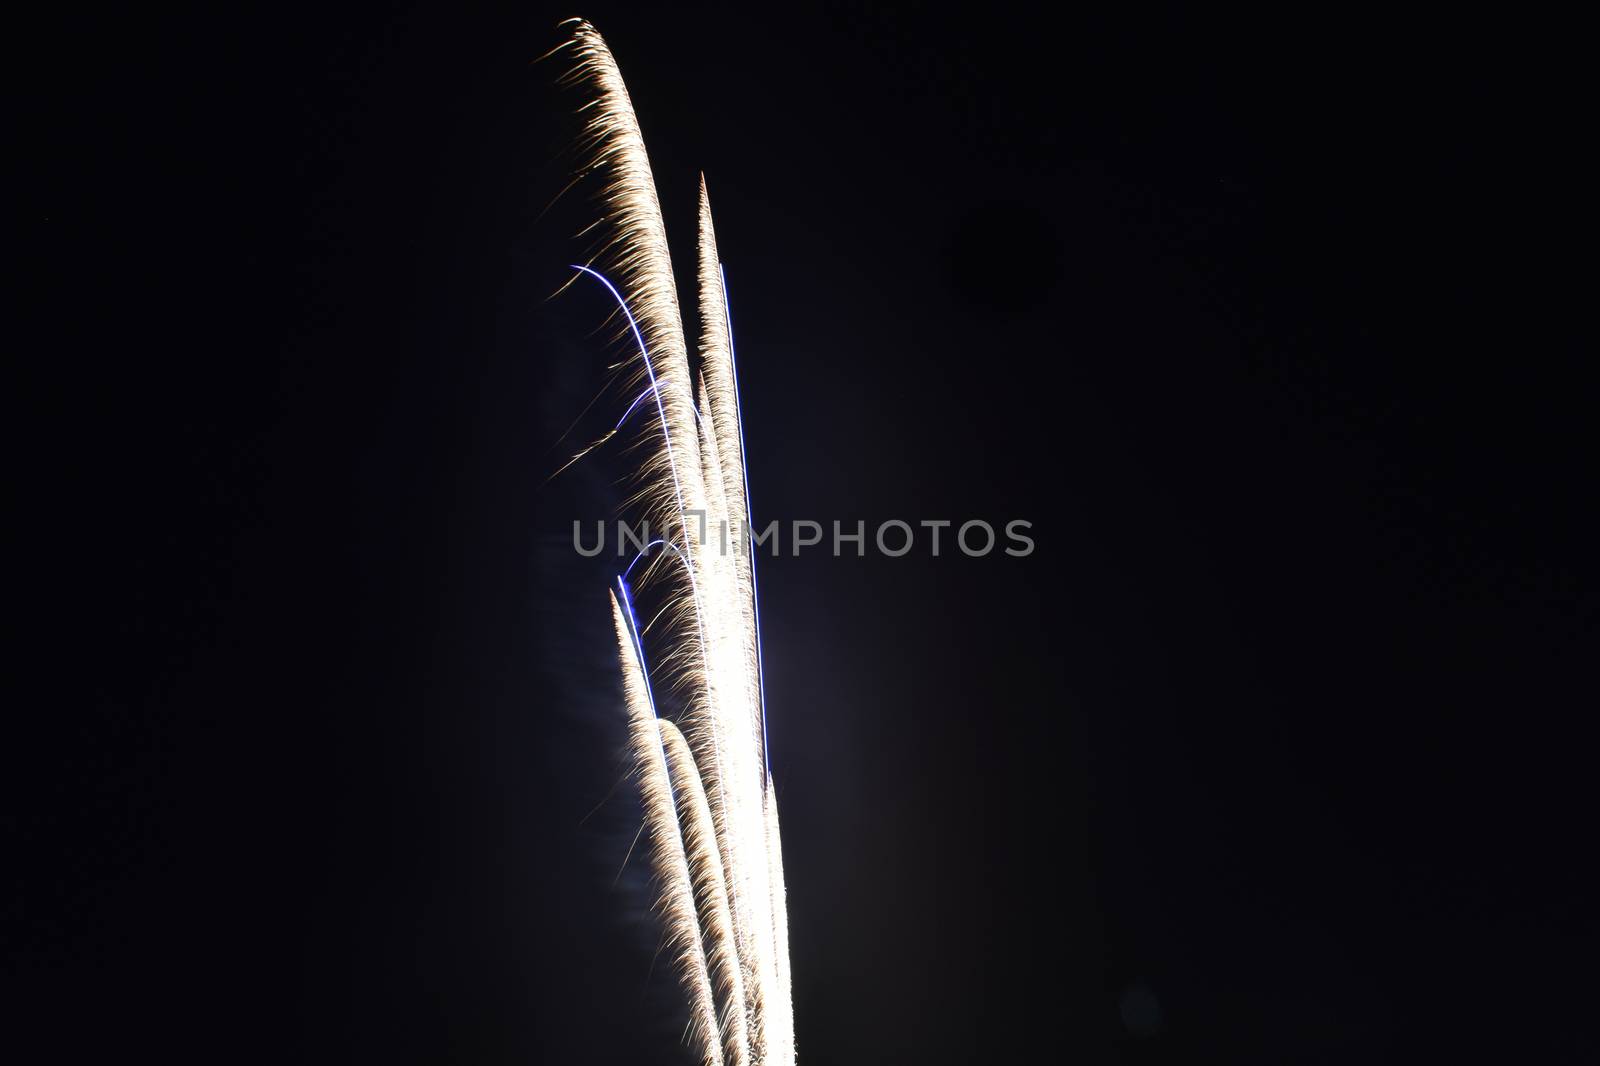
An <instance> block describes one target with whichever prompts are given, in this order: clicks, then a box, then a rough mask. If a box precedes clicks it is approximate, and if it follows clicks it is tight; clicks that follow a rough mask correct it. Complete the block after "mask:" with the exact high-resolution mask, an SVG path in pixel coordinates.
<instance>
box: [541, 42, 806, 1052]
mask: <svg viewBox="0 0 1600 1066" xmlns="http://www.w3.org/2000/svg"><path fill="white" fill-rule="evenodd" d="M569 29H570V31H571V37H570V39H569V41H568V42H567V44H566V46H565V47H566V49H567V51H568V54H569V55H570V56H571V57H572V59H573V67H572V71H571V74H570V78H571V80H572V81H573V82H575V83H577V84H579V85H581V86H582V87H583V88H584V89H585V91H586V92H587V93H588V94H589V99H588V100H587V102H586V103H585V105H584V107H583V112H582V114H583V116H584V123H585V126H584V145H583V147H584V149H585V152H586V154H587V158H588V166H589V170H590V172H591V173H593V174H595V175H596V176H597V177H598V179H599V181H600V189H599V196H600V201H601V203H602V205H603V211H602V219H601V221H602V223H603V224H604V226H605V232H606V235H607V240H606V243H605V244H604V246H603V247H602V249H601V251H600V254H599V256H598V257H597V261H601V262H603V263H604V264H605V270H604V272H603V273H602V271H601V270H598V269H596V268H595V266H594V265H592V264H585V265H581V266H577V267H575V269H576V270H577V271H578V272H580V273H581V274H585V275H588V276H591V277H593V278H594V279H595V280H596V281H597V282H598V283H599V284H601V285H604V286H605V288H606V289H607V290H608V291H609V292H610V294H611V296H612V297H613V298H614V299H615V301H616V303H617V309H618V311H619V312H620V313H621V315H622V318H623V320H624V321H625V322H626V324H627V334H626V335H627V337H628V339H629V340H630V342H631V350H630V357H629V361H630V366H631V368H632V371H633V375H634V377H635V379H636V387H637V388H638V389H639V392H638V399H637V400H635V401H634V403H633V404H632V405H631V406H630V407H629V408H628V410H627V411H626V412H625V413H624V414H623V416H622V418H621V419H619V420H618V423H617V429H615V430H613V431H612V433H616V432H617V431H618V430H620V429H621V427H622V425H623V423H624V422H625V421H627V419H628V418H629V416H630V415H632V414H633V413H634V412H635V411H638V412H641V413H642V415H643V416H644V417H651V416H653V417H651V422H652V425H651V427H650V429H649V431H648V434H647V436H646V438H645V440H646V446H645V447H644V448H643V449H642V451H641V452H640V453H638V454H640V455H642V460H641V461H640V463H639V467H638V471H637V473H638V486H639V489H638V493H637V495H636V497H635V500H634V502H635V503H636V504H637V505H638V506H639V508H640V509H641V510H642V511H643V512H644V514H645V517H646V518H648V520H649V521H650V524H651V527H652V528H654V529H658V530H661V531H662V536H661V539H659V540H656V541H653V542H651V543H650V544H649V545H647V546H646V547H645V549H644V550H643V551H641V553H640V557H639V558H637V559H635V560H634V561H633V562H632V563H630V564H629V566H628V567H627V569H626V570H625V571H624V573H623V574H622V575H619V576H618V578H617V586H616V588H615V589H614V590H613V591H612V594H611V603H612V614H613V618H614V620H615V623H616V629H617V642H618V646H619V651H620V655H621V661H622V675H623V689H624V693H625V696H626V701H627V711H628V721H629V743H630V746H631V748H632V753H633V766H634V773H635V776H636V777H637V779H638V782H639V786H640V793H641V795H642V797H643V800H644V808H645V828H646V830H647V831H648V833H649V845H648V846H649V849H650V853H651V859H652V866H653V869H654V872H655V876H656V881H657V883H658V885H659V891H660V895H659V897H658V899H657V910H658V912H659V914H660V916H661V919H662V923H663V926H664V934H665V937H666V942H667V945H668V947H669V948H670V952H669V954H670V956H671V957H672V958H673V959H674V960H675V963H676V966H677V971H678V975H679V978H680V980H681V982H682V984H683V987H684V990H685V993H686V995H687V996H688V999H689V1006H690V1023H689V1039H690V1041H691V1042H692V1043H693V1044H694V1046H695V1048H696V1050H697V1052H698V1053H699V1055H700V1056H701V1058H702V1060H703V1061H704V1062H706V1063H707V1064H708V1066H719V1064H723V1063H726V1064H728V1066H790V1064H792V1063H793V1062H794V1058H795V1050H794V1019H793V1010H792V1007H791V995H790V987H789V958H788V919H787V916H786V915H785V912H784V906H785V905H784V880H783V857H782V849H781V847H780V844H779V831H778V805H777V797H776V794H775V792H774V788H773V781H772V773H771V767H770V762H769V759H768V755H767V741H766V737H767V729H766V701H765V685H764V678H763V672H762V662H761V630H760V621H759V605H758V602H757V586H756V574H755V558H754V553H753V552H752V551H750V550H749V542H748V536H749V529H750V493H749V480H748V478H747V476H746V472H745V453H744V425H743V420H742V417H741V414H740V408H739V393H738V372H737V369H736V367H735V363H734V348H733V336H732V331H731V327H730V323H729V301H728V294H727V287H726V277H725V273H724V270H723V267H722V263H721V261H720V259H719V258H718V255H717V243H716V233H715V231H714V229H713V227H712V222H711V201H710V197H709V195H708V194H707V191H706V187H705V182H704V180H703V179H702V181H701V183H700V204H699V233H698V255H699V263H698V269H697V271H696V275H695V280H696V286H697V290H698V300H697V311H698V320H699V321H698V325H699V344H698V353H697V354H698V361H699V366H700V374H699V376H698V378H696V377H695V376H694V375H693V374H692V373H691V370H690V365H689V351H688V347H687V342H686V340H685V337H686V331H685V329H684V326H683V318H682V315H681V312H680V310H679V306H678V297H677V285H676V281H675V279H674V276H673V272H672V261H671V256H670V254H669V252H668V248H667V238H666V230H665V227H664V225H663V223H662V218H661V207H660V204H659V202H658V200H657V197H656V190H655V182H654V179H653V177H652V175H651V172H650V162H649V159H648V158H647V156H646V154H645V148H644V140H643V138H642V137H641V135H640V132H639V124H638V120H637V119H636V117H635V115H634V111H633V105H632V104H631V102H630V101H629V98H628V91H627V87H626V86H625V85H624V84H623V81H622V76H621V74H620V72H619V71H618V69H617V65H616V61H615V59H614V58H613V57H612V55H611V52H610V50H609V49H608V48H607V47H606V44H605V41H604V40H602V39H601V37H600V35H599V34H598V33H597V32H595V30H594V28H593V27H592V26H590V25H589V24H588V23H587V22H583V21H575V22H573V23H570V24H569ZM696 400H698V405H697V403H696ZM609 436H610V434H608V437H609ZM723 529H732V530H734V531H735V535H734V536H733V537H732V538H731V543H727V544H725V543H724V541H723V539H722V538H721V536H720V535H719V534H720V531H721V530H723ZM708 531H717V532H712V533H709V534H708ZM630 579H631V580H632V582H633V584H630ZM645 584H649V585H650V586H651V593H652V595H653V597H654V598H655V599H657V600H659V601H660V602H661V603H662V604H663V606H662V607H661V609H660V610H659V612H658V613H657V614H655V615H654V616H652V618H651V619H650V620H648V621H647V622H646V624H645V625H644V626H642V627H641V625H640V622H639V618H638V617H637V615H636V614H635V611H634V595H633V594H634V589H635V586H639V587H642V586H644V585H645ZM646 631H648V632H649V633H650V637H651V646H652V649H654V655H653V658H652V657H647V656H646V654H645V641H644V637H645V633H646ZM652 684H654V686H655V687H652ZM658 692H661V693H671V694H672V697H673V702H674V703H675V704H676V705H677V706H678V707H679V710H678V717H677V721H676V722H673V721H670V720H668V719H667V718H665V717H663V716H662V715H661V714H660V713H658V705H657V702H656V694H657V693H658Z"/></svg>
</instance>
